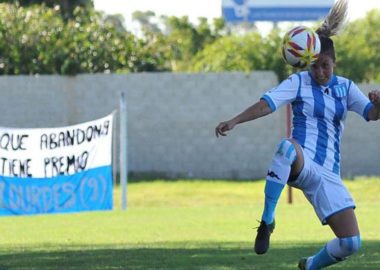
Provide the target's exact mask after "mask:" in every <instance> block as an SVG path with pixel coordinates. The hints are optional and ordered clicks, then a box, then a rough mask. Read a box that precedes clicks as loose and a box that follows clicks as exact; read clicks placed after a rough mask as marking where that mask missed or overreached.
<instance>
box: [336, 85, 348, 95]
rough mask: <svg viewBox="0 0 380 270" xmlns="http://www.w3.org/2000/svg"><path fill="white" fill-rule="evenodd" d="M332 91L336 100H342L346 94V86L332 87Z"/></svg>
mask: <svg viewBox="0 0 380 270" xmlns="http://www.w3.org/2000/svg"><path fill="white" fill-rule="evenodd" d="M334 91H335V95H336V96H337V97H338V98H342V97H345V96H347V92H348V91H347V86H346V84H344V83H342V84H337V85H334Z"/></svg>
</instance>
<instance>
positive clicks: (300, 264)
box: [298, 258, 307, 270]
mask: <svg viewBox="0 0 380 270" xmlns="http://www.w3.org/2000/svg"><path fill="white" fill-rule="evenodd" d="M306 264H307V258H302V259H301V260H300V261H299V262H298V269H300V270H307V269H306Z"/></svg>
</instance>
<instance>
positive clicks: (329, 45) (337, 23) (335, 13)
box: [315, 0, 348, 62]
mask: <svg viewBox="0 0 380 270" xmlns="http://www.w3.org/2000/svg"><path fill="white" fill-rule="evenodd" d="M347 11H348V2H347V0H338V2H336V3H335V4H334V5H333V6H332V8H331V9H330V12H329V14H327V16H326V18H325V20H324V21H323V23H322V25H321V26H320V27H319V28H318V29H317V30H316V31H315V32H316V33H317V34H318V35H319V40H320V41H321V52H320V54H325V55H329V56H330V57H331V58H332V59H333V61H334V62H335V61H336V57H335V48H334V42H333V41H332V39H331V38H330V37H331V36H335V35H337V34H339V32H340V31H341V30H342V29H343V28H344V26H345V25H346V23H347V13H348V12H347Z"/></svg>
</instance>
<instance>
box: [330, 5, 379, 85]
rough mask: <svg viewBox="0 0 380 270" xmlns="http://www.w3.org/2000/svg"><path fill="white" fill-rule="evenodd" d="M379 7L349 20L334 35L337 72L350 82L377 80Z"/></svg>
mask: <svg viewBox="0 0 380 270" xmlns="http://www.w3.org/2000/svg"><path fill="white" fill-rule="evenodd" d="M379 36H380V10H373V11H371V12H369V13H368V14H367V16H366V17H365V18H364V19H360V20H357V21H355V22H353V23H351V24H350V25H349V26H348V27H347V29H345V31H344V32H343V33H342V34H341V35H340V36H338V37H337V38H336V51H337V56H338V59H337V61H338V63H337V64H338V65H337V72H339V74H342V75H344V76H347V77H349V78H350V79H352V80H354V81H359V82H362V81H365V82H371V81H377V82H380V54H379V52H380V39H379Z"/></svg>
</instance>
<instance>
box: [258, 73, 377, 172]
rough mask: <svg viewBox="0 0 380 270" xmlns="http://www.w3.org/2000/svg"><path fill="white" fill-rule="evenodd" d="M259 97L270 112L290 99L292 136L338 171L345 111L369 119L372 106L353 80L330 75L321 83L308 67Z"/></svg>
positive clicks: (311, 156)
mask: <svg viewBox="0 0 380 270" xmlns="http://www.w3.org/2000/svg"><path fill="white" fill-rule="evenodd" d="M262 99H264V100H266V101H267V102H268V104H269V106H270V108H271V109H272V111H273V112H274V111H275V110H277V109H278V108H279V107H281V106H282V105H285V104H288V103H291V105H292V109H293V131H292V137H293V138H294V139H295V140H297V142H298V143H299V144H300V145H301V146H302V148H303V149H304V151H305V152H306V153H307V154H308V156H309V157H310V158H312V159H313V160H314V161H315V162H316V163H318V164H319V165H321V166H323V167H325V168H326V169H328V170H331V171H332V172H334V173H336V174H338V175H339V174H340V140H341V138H342V132H343V129H344V120H345V119H346V115H347V111H354V112H356V113H358V114H359V115H361V116H362V117H363V118H364V119H365V120H367V121H368V112H369V110H370V109H371V107H372V106H373V105H372V103H371V102H370V101H369V99H368V98H367V97H366V96H365V95H364V94H363V93H362V92H361V91H360V89H359V88H358V87H357V86H356V84H355V83H353V82H352V81H350V80H348V79H346V78H343V77H339V76H335V75H333V76H332V78H331V81H330V83H329V84H328V85H326V86H321V85H319V84H317V83H316V82H315V81H314V80H313V78H312V77H311V74H310V73H309V72H308V71H304V72H300V73H296V74H293V75H291V76H290V77H289V78H288V79H287V80H285V81H283V82H282V83H281V84H280V85H278V86H277V87H275V88H273V89H271V90H269V91H268V92H266V93H265V94H264V96H263V97H262Z"/></svg>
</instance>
